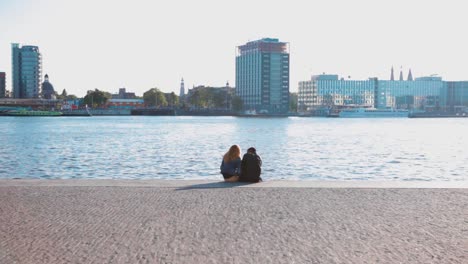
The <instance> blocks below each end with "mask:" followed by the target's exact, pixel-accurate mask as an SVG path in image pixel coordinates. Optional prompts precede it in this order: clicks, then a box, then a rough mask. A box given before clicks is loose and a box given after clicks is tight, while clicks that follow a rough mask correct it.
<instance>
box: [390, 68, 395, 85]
mask: <svg viewBox="0 0 468 264" xmlns="http://www.w3.org/2000/svg"><path fill="white" fill-rule="evenodd" d="M394 80H395V76H394V75H393V66H392V73H391V74H390V81H394Z"/></svg>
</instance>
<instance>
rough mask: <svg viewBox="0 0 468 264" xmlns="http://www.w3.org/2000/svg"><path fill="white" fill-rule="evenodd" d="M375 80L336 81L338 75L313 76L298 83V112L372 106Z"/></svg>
mask: <svg viewBox="0 0 468 264" xmlns="http://www.w3.org/2000/svg"><path fill="white" fill-rule="evenodd" d="M376 86H377V80H376V79H369V80H367V81H357V80H344V79H338V75H334V74H322V75H314V76H312V79H311V80H310V81H302V82H299V91H298V110H299V111H309V110H311V109H314V108H317V107H332V106H346V105H349V106H351V105H360V106H365V107H372V106H374V100H375V90H376Z"/></svg>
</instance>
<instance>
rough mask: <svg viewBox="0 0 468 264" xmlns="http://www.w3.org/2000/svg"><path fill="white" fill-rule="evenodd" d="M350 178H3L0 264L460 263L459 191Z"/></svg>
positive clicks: (462, 218)
mask: <svg viewBox="0 0 468 264" xmlns="http://www.w3.org/2000/svg"><path fill="white" fill-rule="evenodd" d="M347 183H348V186H346V182H343V183H338V184H337V185H336V186H335V187H332V186H330V185H329V184H330V182H329V183H327V182H281V181H276V182H275V181H272V182H264V183H260V184H253V185H243V184H228V183H220V182H208V181H158V180H156V181H153V180H146V181H139V180H134V181H131V180H130V181H121V180H50V181H49V180H0V201H1V202H0V212H2V213H1V214H0V223H1V224H0V262H1V263H67V262H72V263H376V262H379V263H399V262H401V263H464V262H466V260H467V256H466V247H467V245H468V239H467V237H468V230H467V222H466V219H467V218H468V216H467V212H468V189H467V185H466V184H459V185H458V187H459V188H457V186H456V185H451V186H443V185H438V188H430V187H429V188H424V186H422V188H399V187H397V186H393V187H392V184H394V183H391V182H390V184H383V185H380V186H381V187H382V188H377V187H378V184H379V183H377V182H374V183H373V184H370V185H369V184H368V185H366V184H364V185H360V184H359V182H357V183H356V182H347ZM361 183H364V182H361ZM335 184H336V183H335ZM327 185H328V186H327ZM295 186H296V187H295ZM404 186H405V184H403V185H401V186H400V187H404ZM297 187H301V188H297ZM387 187H391V188H387ZM426 187H428V186H426ZM434 187H437V186H434ZM446 187H450V188H446Z"/></svg>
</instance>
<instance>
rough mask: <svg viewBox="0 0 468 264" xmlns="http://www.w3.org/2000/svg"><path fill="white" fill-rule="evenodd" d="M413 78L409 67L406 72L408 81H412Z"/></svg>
mask: <svg viewBox="0 0 468 264" xmlns="http://www.w3.org/2000/svg"><path fill="white" fill-rule="evenodd" d="M412 80H413V74H412V73H411V69H409V72H408V81H412Z"/></svg>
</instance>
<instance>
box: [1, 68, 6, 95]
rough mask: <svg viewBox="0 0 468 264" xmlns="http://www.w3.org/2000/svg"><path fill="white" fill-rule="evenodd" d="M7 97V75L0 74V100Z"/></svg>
mask: <svg viewBox="0 0 468 264" xmlns="http://www.w3.org/2000/svg"><path fill="white" fill-rule="evenodd" d="M5 97H6V74H5V73H4V72H0V98H5Z"/></svg>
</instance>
